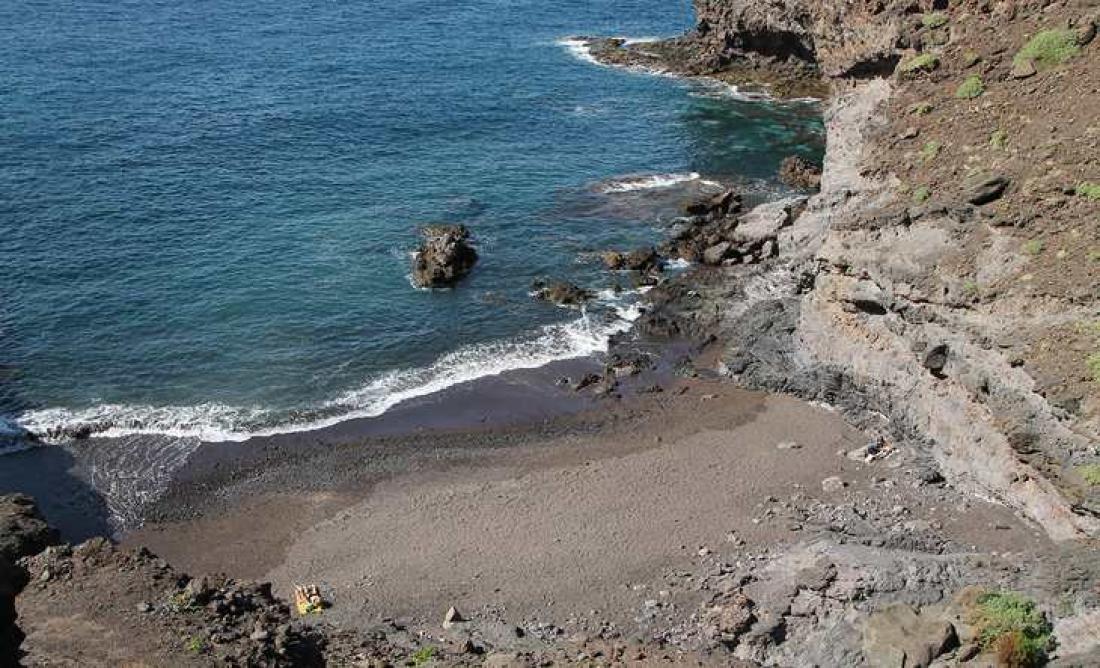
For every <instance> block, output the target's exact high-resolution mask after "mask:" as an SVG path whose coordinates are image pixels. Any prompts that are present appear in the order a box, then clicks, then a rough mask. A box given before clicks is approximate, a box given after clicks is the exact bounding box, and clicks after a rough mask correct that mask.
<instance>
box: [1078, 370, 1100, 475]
mask: <svg viewBox="0 0 1100 668" xmlns="http://www.w3.org/2000/svg"><path fill="white" fill-rule="evenodd" d="M1093 357H1095V358H1096V362H1097V369H1096V370H1095V371H1094V372H1093V373H1094V374H1095V377H1096V378H1097V379H1100V354H1098V355H1093ZM1077 473H1079V474H1080V475H1081V477H1082V478H1084V479H1085V482H1087V483H1088V484H1090V485H1100V464H1085V465H1084V466H1078V467H1077Z"/></svg>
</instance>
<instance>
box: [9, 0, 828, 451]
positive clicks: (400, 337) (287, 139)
mask: <svg viewBox="0 0 1100 668" xmlns="http://www.w3.org/2000/svg"><path fill="white" fill-rule="evenodd" d="M691 22H692V17H691V8H690V3H689V2H687V1H686V0H678V1H675V2H668V1H667V0H624V1H621V2H592V1H591V0H550V1H547V0H539V1H537V2H536V1H533V0H465V1H462V2H424V1H420V0H398V1H397V2H388V3H379V2H341V1H335V2H326V3H304V2H297V1H295V0H290V1H288V2H281V3H267V2H257V1H256V0H203V1H201V2H187V3H179V2H166V1H161V0H119V1H117V2H110V3H105V2H92V1H90V0H74V1H66V2H46V1H44V0H34V1H31V0H13V1H11V2H5V3H0V62H2V64H3V66H2V68H0V95H2V96H3V98H2V99H3V100H4V102H5V105H4V106H5V111H4V114H3V117H2V118H0V127H2V135H3V137H2V139H3V140H2V141H0V271H2V272H3V278H2V280H0V415H2V416H3V417H4V420H5V422H6V423H7V426H8V427H9V428H10V427H13V426H14V425H22V426H24V427H27V428H30V429H31V430H33V431H36V432H39V433H45V432H47V431H48V430H49V429H50V428H53V427H57V426H59V425H68V426H72V425H74V424H89V425H94V429H95V430H105V431H106V433H107V434H122V433H134V432H137V433H171V434H179V435H196V436H200V437H204V438H212V439H218V438H234V439H239V438H244V437H246V436H247V435H249V434H252V433H264V432H271V431H284V430H293V429H298V428H306V427H309V426H317V425H320V424H325V423H330V422H332V421H336V420H339V419H343V418H346V417H348V416H354V415H373V414H378V413H380V412H382V411H384V410H385V409H386V408H388V407H389V406H391V405H393V404H394V403H395V402H397V401H399V400H401V399H403V398H406V397H411V396H416V395H419V394H423V393H425V392H428V391H432V390H435V389H441V388H443V387H446V386H447V385H450V384H453V383H455V382H460V381H462V380H466V379H471V378H475V377H478V376H482V375H486V374H490V373H495V372H499V371H502V370H504V369H508V368H516V367H522V366H534V365H538V364H541V363H545V362H547V361H550V360H553V359H559V358H563V357H570V356H578V355H582V354H589V353H592V352H598V351H599V350H601V349H602V348H603V347H604V345H605V341H606V336H607V334H608V333H609V332H611V331H614V330H616V329H621V328H622V327H624V326H625V323H626V320H628V319H629V316H630V315H631V304H630V302H631V299H632V297H631V295H630V294H627V295H626V296H625V297H614V298H613V297H612V296H611V294H610V293H609V292H608V293H605V298H604V299H603V300H602V301H601V302H599V303H597V304H596V305H594V306H593V307H592V308H590V309H589V310H588V312H586V313H585V314H583V316H582V314H581V313H578V312H576V311H568V310H564V309H558V308H554V307H551V306H548V305H546V304H541V303H537V302H535V301H533V300H532V299H531V298H530V296H529V294H528V293H529V291H530V285H531V282H532V281H533V280H534V279H536V278H540V277H552V278H563V279H569V280H572V281H575V282H578V283H581V284H583V285H586V286H589V287H592V288H594V289H606V288H608V287H609V286H611V285H612V284H613V283H615V282H616V281H619V282H624V281H623V279H622V278H621V277H617V276H614V275H612V274H610V273H608V272H606V271H604V270H603V269H602V268H601V267H600V265H599V263H598V262H597V261H594V258H593V257H592V255H591V254H592V253H593V252H594V251H599V250H603V249H606V248H609V247H620V248H629V247H631V246H635V245H638V244H642V243H652V242H653V241H655V240H657V239H658V238H659V236H660V233H661V228H662V224H663V223H664V222H667V221H668V220H669V219H670V218H672V217H673V216H674V215H675V214H676V211H677V205H678V204H679V202H680V201H681V200H682V199H683V198H684V197H685V196H687V195H688V194H689V193H690V192H696V191H698V190H705V189H707V188H711V187H715V186H713V185H711V183H712V182H723V183H730V182H733V183H740V184H741V185H742V187H744V188H746V189H748V190H750V191H758V192H762V193H763V192H767V191H769V190H774V189H778V186H777V185H775V184H774V183H773V182H772V181H771V179H772V176H773V174H774V173H775V170H776V168H777V166H778V164H779V161H780V160H781V159H782V158H783V157H784V156H786V155H789V154H791V153H795V152H800V153H804V154H807V155H817V154H819V153H820V151H821V148H822V142H823V137H822V134H821V125H820V121H819V119H818V114H819V111H818V109H817V108H816V107H815V106H814V105H812V104H805V103H802V104H786V105H779V104H772V103H767V102H759V101H745V100H741V99H738V98H737V97H736V96H734V95H731V94H730V91H729V90H727V89H724V88H721V87H717V86H712V85H704V84H699V83H687V82H683V81H679V80H676V79H673V78H669V77H663V76H653V75H649V74H645V73H637V72H627V71H623V70H616V69H611V68H605V67H600V66H597V65H594V64H592V63H590V62H586V61H585V60H584V59H583V57H581V56H583V53H581V51H580V50H579V49H578V48H577V47H576V45H573V46H570V45H569V44H568V43H566V42H563V40H564V39H565V38H567V37H569V36H571V35H576V34H604V35H611V34H618V35H629V36H636V37H647V36H663V35H672V34H676V33H679V32H682V31H683V30H685V29H687V28H688V27H690V25H691ZM433 221H452V222H463V223H465V224H467V225H468V226H469V227H470V228H471V229H472V230H473V232H474V234H475V236H476V238H477V241H478V245H479V250H480V252H481V257H482V260H481V262H480V264H479V265H478V266H477V268H476V270H475V272H474V273H473V275H472V276H471V277H470V278H469V279H468V280H467V281H466V282H465V283H463V284H462V285H461V286H459V287H458V288H457V289H454V290H449V291H423V290H416V289H414V288H413V287H412V286H411V285H410V283H409V279H408V265H409V253H410V251H411V250H412V248H413V246H414V244H415V241H416V237H415V232H416V229H417V226H418V225H420V224H423V223H426V222H433ZM624 284H625V282H624Z"/></svg>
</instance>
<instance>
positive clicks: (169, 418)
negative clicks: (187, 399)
mask: <svg viewBox="0 0 1100 668" xmlns="http://www.w3.org/2000/svg"><path fill="white" fill-rule="evenodd" d="M624 296H631V295H624ZM632 296H636V295H632ZM601 301H603V300H601ZM604 305H605V306H608V307H610V308H609V312H608V313H606V314H600V315H590V314H588V313H585V312H582V314H581V316H580V317H579V318H577V319H575V320H572V321H569V322H564V323H558V324H553V325H546V326H544V327H542V328H540V329H538V330H536V331H535V332H534V333H532V334H530V335H527V336H521V337H517V338H513V339H508V340H503V341H495V342H489V343H482V344H476V345H470V346H466V347H463V348H459V349H458V350H455V351H453V352H451V353H448V354H446V355H443V356H442V357H440V358H438V359H437V360H436V361H435V362H433V363H432V364H429V365H427V366H424V367H420V368H415V369H403V370H395V371H391V372H389V373H386V374H384V375H382V376H380V377H378V378H375V379H373V380H371V381H369V382H368V383H366V384H365V385H363V386H362V387H360V388H357V389H355V390H352V391H350V392H347V393H346V394H344V395H342V396H339V397H337V398H335V399H332V400H329V401H326V402H323V403H321V404H319V405H315V406H312V407H307V408H304V409H300V410H294V411H288V410H284V411H277V410H271V409H265V408H260V407H240V406H227V405H223V404H216V403H206V404H199V405H195V406H143V405H122V404H105V405H99V406H95V407H92V408H88V409H83V410H70V409H65V408H47V409H41V410H34V411H27V412H24V413H22V414H20V415H19V416H17V418H16V422H17V424H18V425H19V427H20V428H22V429H25V430H27V431H29V432H31V433H33V434H35V435H37V436H39V437H40V438H43V439H45V440H54V441H63V440H66V439H67V438H68V435H71V434H73V433H76V432H78V431H80V432H82V433H83V434H85V435H95V436H102V437H108V438H120V437H124V436H133V435H139V434H146V435H154V434H155V435H164V436H173V437H177V438H196V439H199V440H203V441H210V442H219V441H245V440H247V439H249V438H252V437H255V436H273V435H275V434H284V433H293V432H303V431H312V430H316V429H323V428H325V427H329V426H332V425H335V424H337V423H340V422H343V421H345V420H351V419H357V418H369V417H376V416H378V415H381V414H383V413H385V412H386V411H387V410H389V409H390V408H393V407H394V406H396V405H397V404H399V403H401V402H403V401H407V400H409V399H413V398H416V397H421V396H425V395H428V394H433V393H436V392H439V391H441V390H445V389H447V388H448V387H451V386H454V385H458V384H460V383H465V382H469V381H473V380H477V379H479V378H485V377H488V376H495V375H499V374H502V373H504V372H507V371H514V370H519V369H534V368H538V367H541V366H545V365H547V364H549V363H551V362H556V361H559V360H566V359H575V358H579V357H586V356H588V355H593V354H596V353H601V352H606V351H607V349H608V342H609V341H610V338H611V336H612V335H614V334H617V333H621V332H624V331H627V330H628V329H629V328H630V325H631V322H632V321H633V320H634V319H636V318H637V317H638V316H640V315H641V309H640V308H639V307H638V306H637V305H636V304H631V303H625V302H623V301H618V302H612V301H611V300H608V303H606V304H604ZM288 414H293V416H294V417H287V415H288ZM14 429H15V428H13V430H14Z"/></svg>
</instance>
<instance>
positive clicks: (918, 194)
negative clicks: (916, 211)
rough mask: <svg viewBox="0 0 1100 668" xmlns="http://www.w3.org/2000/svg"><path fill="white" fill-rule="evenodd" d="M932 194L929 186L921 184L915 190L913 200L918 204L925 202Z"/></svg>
mask: <svg viewBox="0 0 1100 668" xmlns="http://www.w3.org/2000/svg"><path fill="white" fill-rule="evenodd" d="M931 196H932V191H931V190H929V189H928V186H920V187H918V188H917V189H916V190H914V191H913V201H914V202H916V203H917V204H924V203H925V202H927V201H928V198H929V197H931Z"/></svg>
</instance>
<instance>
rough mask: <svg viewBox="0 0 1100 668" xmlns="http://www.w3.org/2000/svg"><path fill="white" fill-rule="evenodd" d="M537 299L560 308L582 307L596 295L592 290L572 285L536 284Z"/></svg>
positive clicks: (561, 283) (562, 283)
mask: <svg viewBox="0 0 1100 668" xmlns="http://www.w3.org/2000/svg"><path fill="white" fill-rule="evenodd" d="M535 290H536V292H535V298H536V299H541V300H542V301H546V302H550V303H552V304H557V305H558V306H580V305H581V304H583V303H585V302H586V301H588V300H590V299H592V297H594V296H595V295H594V294H593V293H592V291H591V290H586V289H584V288H582V287H580V286H577V285H574V284H572V283H565V282H560V283H551V284H549V285H543V284H542V283H535Z"/></svg>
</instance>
